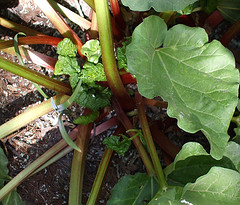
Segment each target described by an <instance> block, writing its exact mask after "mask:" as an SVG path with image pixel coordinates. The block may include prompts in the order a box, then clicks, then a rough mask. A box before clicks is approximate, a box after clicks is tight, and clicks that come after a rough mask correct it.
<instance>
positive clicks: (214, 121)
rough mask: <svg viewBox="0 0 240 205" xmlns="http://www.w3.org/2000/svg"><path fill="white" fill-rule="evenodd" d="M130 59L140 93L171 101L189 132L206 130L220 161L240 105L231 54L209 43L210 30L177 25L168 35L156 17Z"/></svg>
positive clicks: (136, 39) (144, 27) (136, 36)
mask: <svg viewBox="0 0 240 205" xmlns="http://www.w3.org/2000/svg"><path fill="white" fill-rule="evenodd" d="M126 55H127V62H128V69H129V71H130V72H131V73H132V74H134V75H136V77H137V81H138V88H139V92H140V93H141V94H142V95H143V96H145V97H147V98H153V97H154V96H161V97H162V98H163V99H164V100H165V101H168V110H167V112H168V115H169V116H170V117H174V118H177V119H178V126H179V127H180V128H182V129H183V130H185V131H187V132H190V133H194V132H197V131H198V130H202V132H203V133H204V134H205V136H206V137H207V139H208V141H209V143H210V145H211V155H212V156H213V157H214V158H216V159H220V158H221V157H222V156H223V152H224V149H225V147H226V145H227V141H228V139H229V136H228V134H227V129H228V126H229V123H230V120H231V118H232V115H233V112H234V109H235V107H236V105H237V103H238V81H239V73H238V70H237V69H235V60H234V57H233V55H232V54H231V52H230V51H228V50H227V49H226V48H225V47H223V46H222V45H221V43H220V42H218V41H216V40H214V41H212V42H211V43H208V36H207V34H206V32H205V31H204V29H201V28H190V27H187V26H184V25H177V26H174V27H173V28H171V29H170V30H168V31H167V26H166V24H165V23H164V21H163V20H162V19H161V18H159V17H157V16H150V17H148V18H146V19H145V20H144V22H143V23H142V24H140V25H139V26H138V27H137V28H136V29H135V31H134V33H133V36H132V42H131V43H130V44H129V45H128V46H127V51H126Z"/></svg>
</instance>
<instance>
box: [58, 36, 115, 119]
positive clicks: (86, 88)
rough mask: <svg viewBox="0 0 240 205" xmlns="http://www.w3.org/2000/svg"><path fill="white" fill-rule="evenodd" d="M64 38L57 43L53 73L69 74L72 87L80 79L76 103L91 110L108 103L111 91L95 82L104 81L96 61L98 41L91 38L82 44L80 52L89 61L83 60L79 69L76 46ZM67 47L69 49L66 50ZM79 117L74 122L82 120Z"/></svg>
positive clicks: (99, 53)
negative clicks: (56, 56) (80, 87)
mask: <svg viewBox="0 0 240 205" xmlns="http://www.w3.org/2000/svg"><path fill="white" fill-rule="evenodd" d="M65 39H66V40H65ZM65 39H64V40H63V41H61V42H60V43H59V44H58V47H59V48H57V49H58V53H59V57H58V61H57V63H56V65H55V71H54V74H55V75H69V82H70V85H71V87H72V88H75V87H76V85H77V84H78V82H79V80H80V79H81V80H82V89H80V91H79V93H78V96H77V97H76V98H75V102H76V103H77V104H79V105H81V106H83V107H86V108H89V109H92V110H93V111H97V110H98V109H100V108H103V107H105V106H107V105H109V104H110V102H109V99H110V97H111V91H110V90H109V89H108V88H103V87H101V86H100V85H97V84H96V83H95V82H96V81H106V76H105V73H104V69H103V65H102V64H101V63H98V60H99V57H100V56H101V49H100V45H99V41H97V40H91V41H90V42H89V41H88V42H87V43H86V44H84V45H83V49H82V53H83V54H84V55H86V56H87V58H88V60H89V61H87V62H85V64H84V65H83V69H81V68H80V66H79V65H78V61H77V58H76V49H75V47H76V46H75V45H74V44H73V43H72V42H71V40H70V39H67V38H65ZM74 46H75V47H74ZM67 49H71V50H70V51H67ZM93 62H94V63H93ZM81 118H82V117H80V118H79V119H78V120H77V119H76V123H77V122H78V121H81V122H83V119H81ZM89 119H90V118H89Z"/></svg>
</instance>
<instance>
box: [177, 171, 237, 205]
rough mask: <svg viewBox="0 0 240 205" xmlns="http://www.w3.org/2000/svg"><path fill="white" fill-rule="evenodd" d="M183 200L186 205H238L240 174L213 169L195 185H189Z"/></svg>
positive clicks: (185, 188)
mask: <svg viewBox="0 0 240 205" xmlns="http://www.w3.org/2000/svg"><path fill="white" fill-rule="evenodd" d="M181 198H182V200H181V202H183V201H185V202H186V203H185V204H197V205H205V204H218V205H237V204H239V202H240V174H239V173H238V172H236V171H233V170H230V169H225V168H222V167H213V168H212V169H211V170H210V171H209V172H208V173H207V174H206V175H204V176H202V177H199V178H198V179H197V181H196V182H195V183H193V184H191V183H189V184H187V185H186V186H185V187H184V190H183V195H182V197H181ZM187 202H188V203H187Z"/></svg>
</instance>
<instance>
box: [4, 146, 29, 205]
mask: <svg viewBox="0 0 240 205" xmlns="http://www.w3.org/2000/svg"><path fill="white" fill-rule="evenodd" d="M7 165H8V159H7V157H6V155H5V154H4V151H3V150H2V148H0V189H1V188H2V187H3V186H4V183H5V182H7V181H9V179H11V178H10V177H9V176H8V168H7ZM0 204H2V205H24V204H25V202H24V201H22V199H21V197H20V196H19V194H18V193H17V191H16V190H13V191H12V192H10V193H9V194H8V195H7V196H6V197H4V199H3V200H2V201H1V202H0Z"/></svg>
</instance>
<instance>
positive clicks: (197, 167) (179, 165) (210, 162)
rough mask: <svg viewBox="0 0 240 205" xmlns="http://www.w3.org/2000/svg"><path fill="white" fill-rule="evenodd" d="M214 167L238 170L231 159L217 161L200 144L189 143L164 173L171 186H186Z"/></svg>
mask: <svg viewBox="0 0 240 205" xmlns="http://www.w3.org/2000/svg"><path fill="white" fill-rule="evenodd" d="M229 155H230V153H229ZM233 157H234V156H233ZM213 166H219V167H224V168H229V169H232V170H237V167H236V166H235V165H234V162H233V161H231V158H230V157H228V156H224V157H223V158H222V159H221V160H216V159H214V158H212V157H211V155H209V154H208V153H207V152H206V151H205V150H204V149H203V147H202V146H201V145H200V144H199V143H196V142H189V143H186V144H185V145H183V147H182V149H181V151H180V152H179V153H178V154H177V156H176V158H175V160H174V162H173V163H172V164H171V165H170V166H168V167H167V168H166V169H165V170H164V171H165V175H166V177H167V180H168V182H169V184H173V185H179V186H184V185H186V184H187V183H189V182H195V180H196V179H197V178H198V177H200V176H202V175H204V174H206V173H207V172H208V171H209V170H210V169H211V168H212V167H213Z"/></svg>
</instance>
